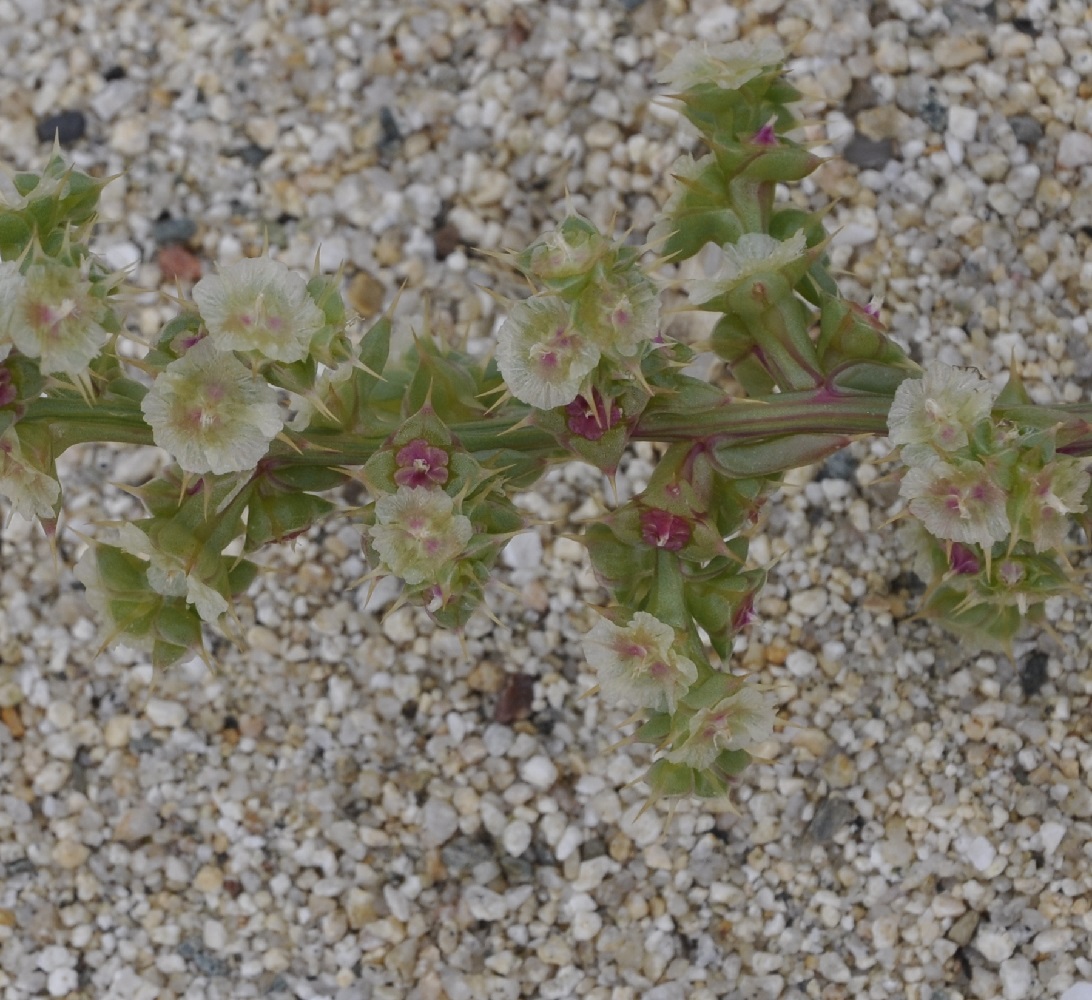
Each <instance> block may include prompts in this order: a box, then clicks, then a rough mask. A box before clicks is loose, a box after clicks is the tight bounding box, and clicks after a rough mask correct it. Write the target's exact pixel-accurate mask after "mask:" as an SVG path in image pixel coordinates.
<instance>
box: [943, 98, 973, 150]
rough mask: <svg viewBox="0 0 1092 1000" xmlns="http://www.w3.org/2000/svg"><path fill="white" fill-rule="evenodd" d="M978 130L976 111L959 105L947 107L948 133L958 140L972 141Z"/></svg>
mask: <svg viewBox="0 0 1092 1000" xmlns="http://www.w3.org/2000/svg"><path fill="white" fill-rule="evenodd" d="M977 131H978V112H977V111H975V110H974V108H964V107H961V106H959V105H956V106H955V107H952V108H949V109H948V134H949V135H951V136H952V137H953V138H956V139H959V140H960V142H974V137H975V133H976V132H977Z"/></svg>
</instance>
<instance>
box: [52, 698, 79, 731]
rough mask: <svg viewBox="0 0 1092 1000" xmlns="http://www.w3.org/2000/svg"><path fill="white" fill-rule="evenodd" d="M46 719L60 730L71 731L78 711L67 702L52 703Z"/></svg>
mask: <svg viewBox="0 0 1092 1000" xmlns="http://www.w3.org/2000/svg"><path fill="white" fill-rule="evenodd" d="M46 718H47V719H48V720H49V721H50V723H51V724H52V725H54V726H56V727H57V728H58V729H70V728H71V727H72V726H73V725H74V724H75V722H76V710H75V709H74V708H73V707H72V706H71V705H70V704H69V703H68V702H67V701H54V702H50V705H49V708H47V709H46Z"/></svg>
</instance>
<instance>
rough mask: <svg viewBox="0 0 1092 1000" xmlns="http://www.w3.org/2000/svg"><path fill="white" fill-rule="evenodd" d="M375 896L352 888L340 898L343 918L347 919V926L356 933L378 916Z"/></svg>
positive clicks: (355, 887)
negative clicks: (343, 912) (343, 911)
mask: <svg viewBox="0 0 1092 1000" xmlns="http://www.w3.org/2000/svg"><path fill="white" fill-rule="evenodd" d="M375 904H376V898H375V894H374V893H372V892H368V891H367V890H366V889H361V888H360V887H359V886H355V885H354V886H353V887H352V888H351V889H349V890H348V891H347V892H346V893H345V895H344V896H342V898H341V906H342V908H343V909H344V910H345V916H347V917H348V918H349V926H350V927H351V928H352V929H353V930H354V931H358V930H360V929H361V928H362V927H366V926H367V925H368V924H370V923H371V922H372V921H373V920H375V919H376V917H377V916H378V910H377V909H376V905H375Z"/></svg>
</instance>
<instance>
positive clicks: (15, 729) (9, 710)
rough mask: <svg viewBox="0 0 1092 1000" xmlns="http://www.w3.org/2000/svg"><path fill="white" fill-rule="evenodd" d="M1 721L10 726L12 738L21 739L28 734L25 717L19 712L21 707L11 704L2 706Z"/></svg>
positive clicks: (0, 709)
mask: <svg viewBox="0 0 1092 1000" xmlns="http://www.w3.org/2000/svg"><path fill="white" fill-rule="evenodd" d="M0 722H2V723H3V724H4V725H5V726H7V727H8V732H10V733H11V736H12V739H16V740H21V739H22V738H23V737H24V736H25V735H26V732H27V729H26V726H24V725H23V717H22V716H21V715H20V714H19V709H17V708H15V707H13V706H11V705H5V706H4V707H3V708H0Z"/></svg>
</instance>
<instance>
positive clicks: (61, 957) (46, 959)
mask: <svg viewBox="0 0 1092 1000" xmlns="http://www.w3.org/2000/svg"><path fill="white" fill-rule="evenodd" d="M75 964H76V956H75V955H74V954H73V953H72V952H70V951H69V950H68V949H67V948H65V947H63V946H61V945H59V944H51V945H49V946H48V947H46V948H43V949H42V950H41V951H40V952H38V968H39V969H41V970H42V972H55V971H56V970H57V969H68V968H71V967H72V966H74V965H75Z"/></svg>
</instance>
